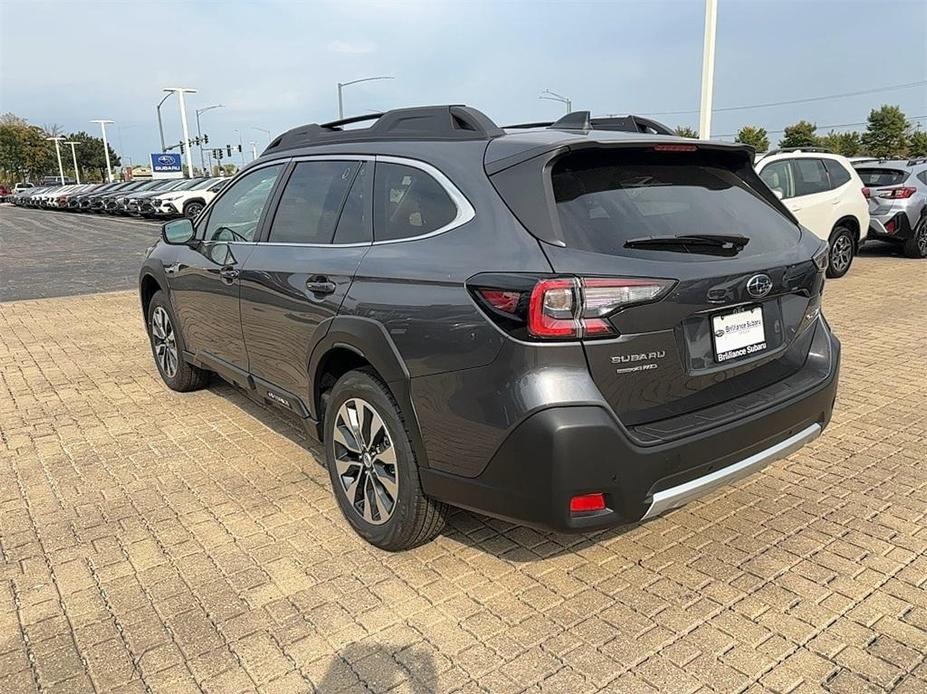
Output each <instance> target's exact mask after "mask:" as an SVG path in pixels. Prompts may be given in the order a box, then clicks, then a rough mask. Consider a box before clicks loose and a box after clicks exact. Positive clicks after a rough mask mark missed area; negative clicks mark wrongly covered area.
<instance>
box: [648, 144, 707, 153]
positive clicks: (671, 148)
mask: <svg viewBox="0 0 927 694" xmlns="http://www.w3.org/2000/svg"><path fill="white" fill-rule="evenodd" d="M696 150H698V147H696V146H695V145H670V144H666V145H654V146H653V151H654V152H695V151H696Z"/></svg>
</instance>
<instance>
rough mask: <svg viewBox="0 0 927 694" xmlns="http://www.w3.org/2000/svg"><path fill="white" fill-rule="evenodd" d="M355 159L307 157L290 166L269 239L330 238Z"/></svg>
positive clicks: (318, 241)
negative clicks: (329, 159)
mask: <svg viewBox="0 0 927 694" xmlns="http://www.w3.org/2000/svg"><path fill="white" fill-rule="evenodd" d="M357 167H358V163H357V162H356V161H307V162H300V163H299V164H297V165H296V167H295V168H294V169H293V174H292V175H291V176H290V180H288V181H287V183H286V187H285V188H284V189H283V195H281V196H280V204H279V205H278V206H277V212H276V213H275V214H274V222H273V225H272V226H271V228H270V241H271V242H272V243H310V244H327V243H331V242H332V237H333V236H334V234H335V224H336V223H337V222H338V214H339V213H340V211H341V207H342V205H343V204H344V201H345V197H346V196H347V193H348V189H349V188H350V187H351V182H352V181H353V180H354V175H355V174H356V173H357Z"/></svg>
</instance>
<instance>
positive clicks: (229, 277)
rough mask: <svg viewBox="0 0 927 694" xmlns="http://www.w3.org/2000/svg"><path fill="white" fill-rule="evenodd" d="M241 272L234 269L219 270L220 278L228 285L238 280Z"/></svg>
mask: <svg viewBox="0 0 927 694" xmlns="http://www.w3.org/2000/svg"><path fill="white" fill-rule="evenodd" d="M238 275H239V272H238V270H236V269H235V268H233V267H224V268H222V269H221V270H219V276H220V277H221V278H222V281H223V282H225V283H226V284H232V283H233V282H234V281H235V280H237V279H238Z"/></svg>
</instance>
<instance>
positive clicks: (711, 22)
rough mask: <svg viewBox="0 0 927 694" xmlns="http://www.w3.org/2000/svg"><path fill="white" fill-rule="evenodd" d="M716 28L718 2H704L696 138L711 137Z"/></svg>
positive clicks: (706, 0)
mask: <svg viewBox="0 0 927 694" xmlns="http://www.w3.org/2000/svg"><path fill="white" fill-rule="evenodd" d="M717 26H718V0H705V46H704V48H703V51H702V101H701V104H700V108H699V117H698V136H699V137H700V138H702V139H703V140H707V139H708V138H709V137H711V96H712V91H713V88H714V80H715V29H716V28H717Z"/></svg>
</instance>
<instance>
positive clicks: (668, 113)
mask: <svg viewBox="0 0 927 694" xmlns="http://www.w3.org/2000/svg"><path fill="white" fill-rule="evenodd" d="M925 85H927V80H919V81H917V82H907V83H905V84H895V85H892V86H890V87H876V88H875V89H864V90H862V91H858V92H845V93H843V94H830V95H828V96H812V97H808V98H806V99H791V100H789V101H771V102H769V103H765V104H751V105H749V106H723V107H721V108H715V109H712V111H713V112H714V113H720V112H722V111H746V110H748V109H752V108H769V107H771V106H788V105H790V104H808V103H812V102H814V101H827V100H829V99H845V98H848V97H851V96H862V95H864V94H877V93H879V92H891V91H895V90H897V89H913V88H914V87H923V86H925ZM698 112H699V111H698V109H695V110H693V111H660V112H658V113H648V114H647V115H650V116H681V115H685V114H689V113H698Z"/></svg>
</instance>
